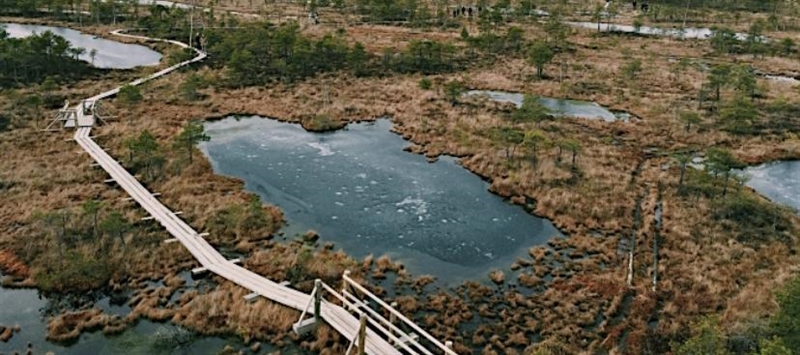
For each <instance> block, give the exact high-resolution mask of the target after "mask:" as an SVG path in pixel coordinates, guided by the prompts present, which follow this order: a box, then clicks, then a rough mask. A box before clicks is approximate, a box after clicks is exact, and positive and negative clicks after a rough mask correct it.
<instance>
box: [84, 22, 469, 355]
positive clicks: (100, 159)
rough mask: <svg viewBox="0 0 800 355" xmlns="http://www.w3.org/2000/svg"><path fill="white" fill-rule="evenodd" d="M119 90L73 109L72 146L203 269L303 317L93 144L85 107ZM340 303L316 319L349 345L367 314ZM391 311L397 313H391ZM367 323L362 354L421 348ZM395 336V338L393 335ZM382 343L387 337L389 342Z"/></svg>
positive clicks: (304, 301) (278, 288) (298, 301)
mask: <svg viewBox="0 0 800 355" xmlns="http://www.w3.org/2000/svg"><path fill="white" fill-rule="evenodd" d="M113 33H114V34H116V35H120V36H127V37H133V38H139V39H145V40H157V41H164V42H170V43H173V44H175V45H178V46H181V47H184V48H188V46H187V45H186V44H184V43H180V42H177V41H168V40H160V39H152V38H147V37H142V36H133V35H128V34H123V33H121V30H118V31H114V32H113ZM194 50H195V52H196V53H197V56H196V57H194V58H193V59H191V60H188V61H185V62H182V63H179V64H176V65H174V66H171V67H169V68H167V69H164V70H161V71H159V72H157V73H154V74H152V75H149V76H147V77H145V78H141V79H137V80H135V81H133V82H131V83H129V84H128V85H139V84H141V83H144V82H146V81H148V80H152V79H155V78H158V77H161V76H163V75H166V74H168V73H170V72H172V71H173V70H175V69H178V68H180V67H182V66H185V65H189V64H191V63H194V62H197V61H200V60H202V59H203V58H205V57H206V54H205V53H203V52H201V51H199V50H197V49H194ZM119 89H120V87H118V88H115V89H112V90H109V91H106V92H104V93H101V94H98V95H95V96H93V97H90V98H88V99H86V100H84V101H83V102H81V104H79V105H78V106H77V107H76V110H77V112H78V114H77V122H78V124H77V126H78V128H77V131H76V132H75V136H74V139H75V141H76V142H78V144H79V145H80V146H81V147H82V148H83V149H84V150H85V151H86V152H87V153H88V154H89V155H90V156H91V157H92V159H94V161H95V162H96V163H97V164H98V165H99V166H101V167H102V168H103V169H104V170H105V171H106V172H107V173H108V174H109V175H110V176H111V178H112V179H113V181H114V182H116V183H117V184H118V185H119V186H120V187H121V188H122V189H123V190H125V192H126V193H127V194H128V195H129V196H130V197H131V198H133V199H134V200H135V201H136V202H137V203H138V204H139V205H140V206H141V207H142V208H144V209H145V210H146V211H147V213H149V214H150V216H152V218H153V219H155V220H156V221H158V222H159V223H160V224H161V225H162V226H163V227H164V228H165V229H166V230H167V231H168V232H169V233H170V234H171V235H172V236H173V237H174V238H175V239H177V241H179V242H180V243H181V244H183V246H184V247H185V248H186V249H187V250H188V251H189V252H190V253H191V254H192V255H193V256H194V258H195V259H197V261H198V262H199V263H200V265H201V266H202V267H203V268H205V269H207V270H208V271H210V272H213V273H215V274H217V275H219V276H220V277H223V278H225V279H227V280H229V281H231V282H233V283H235V284H237V285H240V286H242V287H244V288H246V289H248V290H251V291H253V292H254V293H255V294H257V295H258V296H261V297H265V298H268V299H270V300H272V301H274V302H277V303H280V304H282V305H285V306H287V307H291V308H294V309H296V310H298V311H301V312H304V313H305V311H306V310H307V309H308V307H309V305H310V304H312V302H313V301H314V300H313V299H312V295H309V294H306V293H304V292H301V291H298V290H295V289H292V288H290V287H288V286H285V285H282V284H278V283H276V282H274V281H272V280H269V279H267V278H265V277H263V276H261V275H258V274H256V273H254V272H252V271H250V270H247V269H245V268H243V267H241V266H238V265H236V264H234V263H233V262H232V261H229V260H227V259H226V258H225V257H224V256H223V255H222V254H220V253H219V252H218V251H217V250H215V249H214V248H213V247H212V246H211V245H210V244H209V243H208V242H207V241H206V240H205V239H204V238H203V234H200V233H198V232H197V231H195V230H194V229H193V228H192V227H191V226H190V225H189V224H187V223H186V222H184V221H183V220H182V219H181V218H179V217H178V216H177V215H176V213H174V212H173V211H171V210H170V209H169V208H167V207H166V206H164V204H162V203H161V202H160V201H159V200H158V199H157V198H156V197H155V196H154V195H153V194H152V193H151V192H150V191H148V190H147V189H146V188H145V187H144V186H143V185H142V184H141V183H140V182H139V181H138V180H136V178H135V177H134V176H133V175H131V174H130V173H129V172H128V171H126V170H125V168H123V167H122V165H121V164H120V163H119V162H118V161H117V160H115V159H114V158H113V157H111V156H110V155H109V154H108V153H106V151H105V150H103V148H101V147H100V146H99V145H98V144H97V143H96V142H95V141H94V140H92V138H91V137H90V134H91V130H92V126H93V125H94V123H95V122H94V118H93V113H92V112H91V109H89V112H88V113H87V109H86V108H87V107H91V108H93V107H94V103H96V102H97V101H98V100H101V99H104V98H107V97H110V96H113V95H116V94H117V93H118V92H119ZM350 282H352V280H350ZM325 287H327V289H328V290H329V293H330V291H332V289H330V287H328V286H327V285H325ZM315 289H316V288H315ZM322 291H323V290H321V289H320V290H318V291H315V292H322ZM332 294H333V295H334V296H337V298H339V299H340V300H342V299H343V298H342V297H341V295H339V294H336V293H335V292H334V293H332ZM342 303H343V304H344V305H345V306H348V307H349V308H350V311H348V309H345V308H343V307H342V306H339V305H336V304H333V303H331V302H328V301H325V300H323V301H321V304H320V309H319V310H320V313H319V315H320V318H321V319H322V320H323V321H324V322H326V323H328V324H329V325H330V326H331V327H333V329H335V330H336V331H338V332H339V333H341V334H342V335H343V336H344V337H345V338H347V339H349V340H350V341H351V342H354V341H355V339H356V337H357V335H358V334H359V329H360V320H359V318H356V316H355V315H354V314H353V313H351V311H352V312H354V313H357V314H361V315H363V314H366V312H367V310H363V309H360V308H359V306H358V305H356V306H354V303H348V302H346V301H343V302H342ZM362 306H363V304H362ZM391 311H393V312H396V310H394V309H392V310H391ZM370 321H371V322H372V323H371V325H372V326H371V327H367V328H366V337H365V339H366V344H365V351H366V353H368V354H375V355H377V354H388V355H391V354H416V353H417V352H416V351H409V350H411V349H410V348H409V346H407V345H406V343H409V344H411V343H413V344H415V345H416V346H418V347H421V345H419V344H418V343H416V340H411V336H409V335H408V334H405V333H402V332H399V331H398V330H396V329H397V328H395V330H393V331H391V332H388V334H389V335H388V336H387V335H386V334H387V331H386V329H385V328H382V326H381V325H380V324H377V323H376V322H375V321H374V319H373V320H370ZM411 327H412V328H414V329H416V330H417V332H420V333H422V335H423V336H425V337H426V338H427V339H428V340H429V341H431V342H432V343H434V344H436V345H437V346H438V347H439V348H441V349H442V352H443V353H446V354H455V353H454V352H452V350H450V349H447V348H444V345H442V344H441V343H440V342H438V341H437V340H436V339H434V338H432V337H431V336H430V335H429V334H427V333H426V332H424V331H422V330H421V329H419V328H418V327H416V325H412V326H411ZM376 330H378V331H381V332H382V334H379V333H377V332H376ZM397 334H399V335H398V336H395V335H397ZM385 338H388V339H389V340H387V339H385ZM398 339H407V340H408V341H407V342H405V343H404V344H399V343H398V341H397V340H398ZM390 341H391V342H390ZM395 346H397V347H399V348H404V349H406V351H404V352H401V351H400V350H398V349H397V347H395ZM423 350H424V351H423V353H426V354H430V352H429V351H427V350H425V349H423Z"/></svg>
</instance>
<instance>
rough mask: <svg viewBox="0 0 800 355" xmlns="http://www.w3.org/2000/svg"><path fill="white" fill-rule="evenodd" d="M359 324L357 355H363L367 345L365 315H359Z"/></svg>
mask: <svg viewBox="0 0 800 355" xmlns="http://www.w3.org/2000/svg"><path fill="white" fill-rule="evenodd" d="M359 321H360V322H361V324H360V326H359V328H358V355H364V348H365V346H366V344H367V314H366V313H361V318H360V319H359Z"/></svg>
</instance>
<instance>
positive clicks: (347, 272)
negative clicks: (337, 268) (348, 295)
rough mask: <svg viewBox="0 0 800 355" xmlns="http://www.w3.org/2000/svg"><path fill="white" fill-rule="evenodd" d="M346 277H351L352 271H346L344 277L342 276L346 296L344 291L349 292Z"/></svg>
mask: <svg viewBox="0 0 800 355" xmlns="http://www.w3.org/2000/svg"><path fill="white" fill-rule="evenodd" d="M345 277H350V270H345V271H344V276H342V295H344V291H347V280H345V279H344V278H345Z"/></svg>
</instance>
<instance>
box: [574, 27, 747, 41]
mask: <svg viewBox="0 0 800 355" xmlns="http://www.w3.org/2000/svg"><path fill="white" fill-rule="evenodd" d="M567 24H568V25H570V26H574V27H581V28H589V29H593V30H597V22H567ZM600 31H607V32H608V31H610V32H624V33H640V34H643V35H650V36H664V37H675V38H695V39H707V38H710V37H711V34H712V32H713V31H712V30H711V29H710V28H694V27H684V28H682V29H681V28H658V27H649V26H641V27H639V29H638V30H637V29H636V27H634V26H630V25H618V24H614V23H612V24H608V23H601V24H600ZM736 38H737V39H739V40H740V41H743V40H745V39H747V34H745V33H737V34H736Z"/></svg>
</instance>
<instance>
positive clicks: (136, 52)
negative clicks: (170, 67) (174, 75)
mask: <svg viewBox="0 0 800 355" xmlns="http://www.w3.org/2000/svg"><path fill="white" fill-rule="evenodd" d="M0 27H3V29H5V31H6V32H8V34H9V36H10V37H13V38H22V37H27V36H30V35H32V34H34V33H36V34H41V33H44V32H45V31H50V32H53V34H56V35H58V36H61V37H64V39H66V40H67V41H69V43H70V44H71V45H72V46H73V47H80V48H83V49H85V50H86V51H85V52H84V53H83V54H81V55H80V57H79V58H80V59H81V60H83V61H86V62H89V63H92V58H91V55H90V52H91V50H92V49H95V50H96V51H97V55H96V56H95V59H94V62H93V63H94V66H95V67H97V68H111V69H130V68H133V67H137V66H153V65H158V63H159V62H160V61H161V54H160V53H158V52H156V51H154V50H152V49H150V48H147V47H145V46H142V45H138V44H127V43H121V42H117V41H112V40H108V39H103V38H98V37H96V36H93V35H89V34H85V33H82V32H78V31H76V30H72V29H69V28H64V27H52V26H40V25H22V24H17V23H3V24H0Z"/></svg>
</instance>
